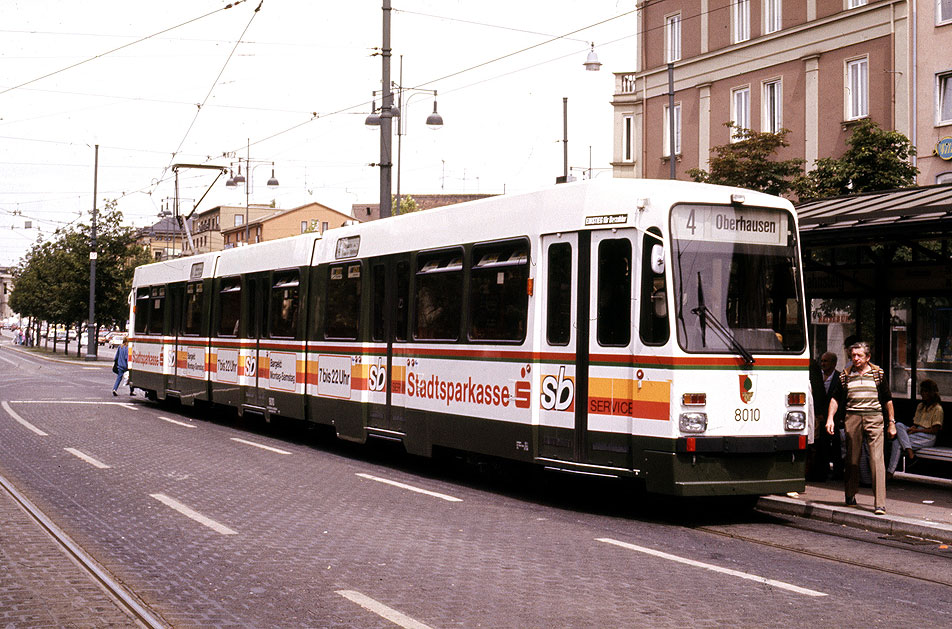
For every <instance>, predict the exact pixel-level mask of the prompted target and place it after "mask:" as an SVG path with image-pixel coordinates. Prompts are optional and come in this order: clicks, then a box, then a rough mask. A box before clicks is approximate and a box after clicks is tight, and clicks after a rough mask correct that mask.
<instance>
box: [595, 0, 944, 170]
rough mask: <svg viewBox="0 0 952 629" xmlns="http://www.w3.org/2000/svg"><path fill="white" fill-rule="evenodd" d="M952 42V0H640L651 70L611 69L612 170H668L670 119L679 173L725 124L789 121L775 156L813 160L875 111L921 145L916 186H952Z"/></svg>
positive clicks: (720, 139)
mask: <svg viewBox="0 0 952 629" xmlns="http://www.w3.org/2000/svg"><path fill="white" fill-rule="evenodd" d="M949 50H952V0H878V1H873V0H869V1H867V0H822V1H821V0H646V1H642V2H639V31H638V53H639V59H640V60H641V63H640V66H641V67H640V68H639V69H638V70H637V71H635V72H621V73H616V74H615V94H614V97H613V100H612V104H613V108H614V139H615V142H614V151H613V164H612V166H613V171H614V176H616V177H650V178H667V177H668V176H669V172H670V162H669V161H668V160H669V154H670V152H671V151H670V146H671V142H670V140H671V138H670V133H669V128H670V126H669V122H670V120H671V117H673V120H674V145H675V146H674V152H675V165H676V174H677V177H678V178H679V179H687V178H688V176H687V174H686V173H687V171H688V170H689V169H691V168H697V167H700V168H704V169H706V168H707V166H708V159H709V156H710V150H711V148H712V147H714V146H718V145H722V144H727V143H728V142H730V141H731V139H732V137H731V131H730V129H729V128H728V127H727V126H726V123H728V122H733V123H734V124H736V125H737V126H740V127H744V128H748V129H752V130H755V131H778V130H780V129H788V130H789V134H788V135H787V141H788V142H789V143H790V146H789V147H786V148H784V149H781V150H780V151H779V152H778V155H777V158H778V159H791V158H794V157H799V158H802V159H804V160H805V161H806V168H807V169H808V170H810V169H812V168H813V165H814V161H815V160H816V159H818V158H821V157H838V156H839V155H841V154H842V153H843V151H844V150H845V149H846V139H847V138H848V137H849V136H850V133H851V130H852V127H853V125H854V124H855V123H856V122H858V121H860V120H863V119H866V118H870V119H872V120H874V121H875V122H877V123H879V125H880V126H881V127H883V128H884V129H894V130H896V131H899V132H901V133H903V134H904V135H905V136H906V137H908V138H909V139H910V140H911V141H912V143H913V145H914V146H916V148H917V151H918V157H917V160H916V165H917V166H918V167H919V169H920V175H919V180H918V183H919V184H920V185H931V184H935V183H947V182H952V161H950V160H952V139H950V140H948V141H947V142H943V139H944V138H949V137H950V136H952V55H950V54H949V53H948V51H949ZM669 69H670V73H669ZM669 80H672V81H673V86H674V90H673V93H674V106H673V108H672V107H670V104H669V96H668V94H669V87H668V86H669ZM669 109H670V110H671V111H669ZM945 147H948V148H945Z"/></svg>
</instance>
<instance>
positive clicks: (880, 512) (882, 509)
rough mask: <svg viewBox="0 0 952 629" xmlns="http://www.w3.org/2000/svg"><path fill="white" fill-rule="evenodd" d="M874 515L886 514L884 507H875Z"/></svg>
mask: <svg viewBox="0 0 952 629" xmlns="http://www.w3.org/2000/svg"><path fill="white" fill-rule="evenodd" d="M873 514H874V515H886V507H876V510H875V511H873Z"/></svg>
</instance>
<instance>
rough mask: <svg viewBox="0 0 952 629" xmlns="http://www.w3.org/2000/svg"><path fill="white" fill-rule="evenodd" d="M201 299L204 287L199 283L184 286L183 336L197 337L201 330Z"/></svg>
mask: <svg viewBox="0 0 952 629" xmlns="http://www.w3.org/2000/svg"><path fill="white" fill-rule="evenodd" d="M202 297H204V287H203V286H202V283H201V282H189V283H188V284H187V285H186V286H185V325H184V326H183V327H184V330H183V332H184V333H185V336H198V335H199V334H201V329H202V305H203V303H202Z"/></svg>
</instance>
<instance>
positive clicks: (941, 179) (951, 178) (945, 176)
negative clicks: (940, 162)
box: [935, 172, 952, 184]
mask: <svg viewBox="0 0 952 629" xmlns="http://www.w3.org/2000/svg"><path fill="white" fill-rule="evenodd" d="M935 182H936V183H948V184H952V172H947V173H942V174H940V175H936V178H935Z"/></svg>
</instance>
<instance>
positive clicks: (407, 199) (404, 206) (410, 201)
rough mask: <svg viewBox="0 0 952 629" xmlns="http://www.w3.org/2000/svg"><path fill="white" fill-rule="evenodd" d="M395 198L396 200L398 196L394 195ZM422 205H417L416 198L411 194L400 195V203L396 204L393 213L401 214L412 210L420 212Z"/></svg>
mask: <svg viewBox="0 0 952 629" xmlns="http://www.w3.org/2000/svg"><path fill="white" fill-rule="evenodd" d="M393 200H394V201H396V200H397V198H396V197H393ZM419 211H420V206H418V205H417V202H416V199H414V198H413V197H411V196H410V195H409V194H406V195H403V196H402V197H400V205H399V206H397V205H394V208H393V214H394V216H399V215H400V214H409V213H410V212H419Z"/></svg>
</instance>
